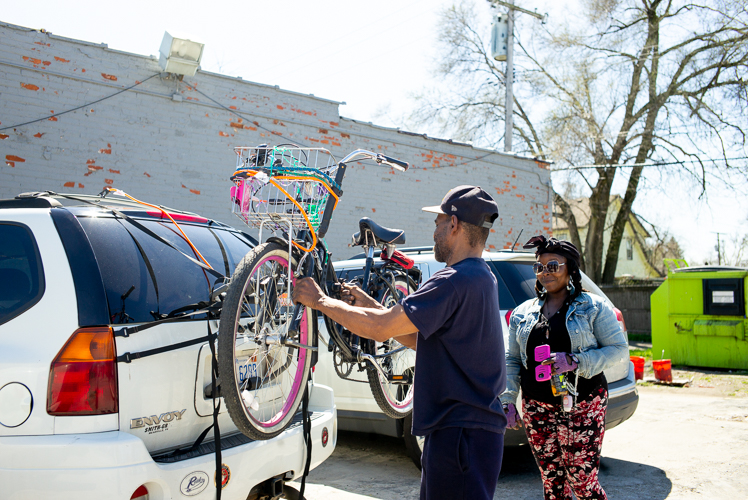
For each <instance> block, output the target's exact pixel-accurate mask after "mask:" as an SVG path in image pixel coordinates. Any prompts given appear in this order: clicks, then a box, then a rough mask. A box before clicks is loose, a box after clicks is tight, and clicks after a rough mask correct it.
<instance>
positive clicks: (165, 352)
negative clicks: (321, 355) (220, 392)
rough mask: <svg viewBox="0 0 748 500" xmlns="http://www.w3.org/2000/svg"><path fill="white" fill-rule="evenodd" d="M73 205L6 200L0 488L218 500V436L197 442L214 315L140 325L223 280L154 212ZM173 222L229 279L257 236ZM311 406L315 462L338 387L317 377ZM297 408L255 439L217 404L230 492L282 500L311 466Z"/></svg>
mask: <svg viewBox="0 0 748 500" xmlns="http://www.w3.org/2000/svg"><path fill="white" fill-rule="evenodd" d="M76 200H77V201H73V202H70V201H69V200H66V199H63V198H61V197H52V196H40V195H38V194H31V195H22V196H19V197H17V198H16V199H14V200H0V484H2V485H3V486H2V494H0V496H1V497H2V498H3V499H9V500H11V499H13V500H15V499H19V500H20V499H38V498H54V499H76V500H80V499H88V498H90V499H102V498H106V499H122V500H129V499H136V498H137V499H146V498H147V499H149V500H162V499H170V498H182V497H183V496H189V497H194V498H196V499H200V498H206V499H207V498H215V495H216V491H215V487H216V486H215V483H214V477H215V472H216V459H215V454H214V450H215V443H214V442H213V440H212V436H213V433H212V432H209V433H207V437H205V439H204V441H202V442H201V443H197V441H198V437H199V436H200V435H201V433H203V431H205V430H206V429H207V428H208V427H209V426H210V425H211V424H212V423H213V397H212V389H211V388H212V385H211V384H212V379H211V352H210V348H209V345H208V343H207V336H208V334H209V332H217V331H218V322H217V321H216V320H214V319H208V317H207V316H206V314H197V315H193V316H190V317H184V318H182V319H181V320H179V321H175V322H169V321H167V322H163V323H159V324H157V325H156V326H154V327H152V328H149V329H147V330H144V331H134V329H133V328H135V327H138V326H142V325H143V324H147V323H152V322H154V321H155V320H159V319H164V318H171V317H173V316H175V315H178V314H181V313H184V312H189V311H194V310H198V311H199V310H200V309H201V307H204V306H205V304H206V303H207V302H208V301H209V299H210V295H211V288H212V286H211V283H212V282H213V280H214V278H212V277H211V276H210V274H206V273H204V271H203V269H202V268H200V267H198V266H197V265H195V264H194V263H192V262H190V261H189V260H188V258H187V257H185V255H182V254H181V252H183V253H185V254H188V255H195V253H193V250H192V249H191V248H190V246H188V244H187V243H186V241H185V239H184V238H182V237H181V236H180V235H179V234H178V230H177V228H176V227H175V224H173V223H172V222H171V221H170V220H168V219H167V218H165V217H164V216H163V215H162V213H161V212H159V211H158V210H151V209H148V208H144V207H143V206H142V205H138V204H134V203H128V202H126V201H115V200H111V199H110V198H106V200H104V201H101V199H100V198H98V197H82V196H77V197H76ZM97 200H98V201H97ZM61 201H62V202H63V203H65V206H62V205H61V203H60V202H61ZM98 202H101V205H102V206H96V203H98ZM107 207H115V209H114V210H112V209H111V208H107ZM170 212H171V210H170ZM172 217H173V218H174V219H175V220H177V221H178V223H179V227H181V229H182V230H183V231H184V232H185V233H186V235H187V236H188V237H189V239H190V240H191V241H192V242H193V243H194V245H195V247H196V248H197V249H198V250H199V252H200V253H201V254H202V255H203V256H204V257H205V259H207V261H208V262H209V263H210V264H211V266H212V267H213V268H214V269H215V270H217V271H219V272H221V273H223V274H225V275H227V276H230V275H231V273H232V272H233V270H234V267H235V266H236V264H237V263H238V262H239V261H240V260H241V259H242V257H244V255H245V254H246V253H247V252H248V251H249V250H250V249H251V248H252V247H253V246H254V243H255V242H254V240H253V239H252V238H251V237H249V236H248V235H246V234H244V233H241V232H239V231H237V230H235V229H232V228H231V227H229V226H226V225H224V224H221V223H217V222H215V221H212V220H208V219H205V218H202V217H199V216H196V215H194V214H189V213H185V212H177V211H173V213H172ZM149 232H150V233H153V234H155V235H157V236H159V237H160V239H159V238H158V237H155V236H154V235H153V234H149ZM163 240H165V241H167V242H169V243H170V244H171V246H170V245H167V244H165V243H164V241H163ZM173 247H176V248H178V249H179V250H181V252H180V251H177V249H175V248H173ZM123 327H128V329H130V331H129V332H128V333H127V334H124V333H122V332H123ZM130 327H133V328H130ZM135 329H136V328H135ZM219 400H220V398H219ZM309 410H310V411H311V412H312V414H311V438H312V451H313V453H312V459H311V467H312V468H314V467H316V466H317V465H319V464H320V463H322V462H323V461H324V460H325V459H326V458H327V457H328V456H330V454H331V453H332V451H333V449H334V448H335V442H336V436H337V432H336V418H335V407H334V401H333V393H332V391H331V390H330V388H328V387H324V386H321V385H314V386H313V387H312V390H311V397H310V404H309ZM300 416H301V415H300V414H299V415H298V416H297V419H296V423H294V424H293V425H292V426H291V427H289V428H288V429H287V430H286V431H284V432H283V433H282V434H281V435H280V436H278V437H276V438H274V439H271V440H268V441H252V440H250V439H248V438H246V437H245V436H244V435H242V434H240V433H239V432H238V431H237V430H236V426H234V424H233V423H232V421H231V420H230V418H229V416H228V414H227V413H226V410H225V406H224V405H221V411H220V414H219V416H218V422H219V424H220V425H219V426H220V429H221V435H222V439H221V449H222V461H221V468H222V471H221V474H220V479H219V480H220V481H221V483H222V484H223V491H222V496H223V498H224V499H241V500H244V499H247V498H249V499H261V498H277V497H278V495H279V494H280V493H281V492H282V490H283V485H284V482H285V481H286V480H290V479H293V478H297V477H299V476H300V475H301V474H302V473H303V470H304V465H305V462H306V449H305V447H304V445H303V436H302V425H301V418H300Z"/></svg>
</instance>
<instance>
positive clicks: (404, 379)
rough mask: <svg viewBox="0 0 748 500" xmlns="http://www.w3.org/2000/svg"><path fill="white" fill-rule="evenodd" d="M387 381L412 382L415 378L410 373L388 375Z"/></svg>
mask: <svg viewBox="0 0 748 500" xmlns="http://www.w3.org/2000/svg"><path fill="white" fill-rule="evenodd" d="M387 381H388V382H392V383H393V384H403V385H406V384H412V383H413V379H412V377H411V376H410V375H387Z"/></svg>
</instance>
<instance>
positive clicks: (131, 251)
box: [78, 217, 251, 324]
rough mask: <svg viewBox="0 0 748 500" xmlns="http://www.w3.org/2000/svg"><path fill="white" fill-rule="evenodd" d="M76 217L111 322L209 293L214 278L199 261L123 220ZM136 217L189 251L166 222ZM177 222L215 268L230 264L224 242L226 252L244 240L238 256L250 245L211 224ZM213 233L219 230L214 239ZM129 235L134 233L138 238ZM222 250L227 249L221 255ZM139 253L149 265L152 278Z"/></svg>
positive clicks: (150, 316)
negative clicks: (95, 264)
mask: <svg viewBox="0 0 748 500" xmlns="http://www.w3.org/2000/svg"><path fill="white" fill-rule="evenodd" d="M78 220H79V221H80V223H81V225H82V226H83V229H84V230H85V231H86V234H87V235H88V238H89V241H90V242H91V246H92V247H93V250H94V254H95V255H96V260H97V261H98V264H99V269H100V270H101V277H102V280H103V282H104V288H105V290H106V295H107V302H108V304H109V313H110V318H111V321H112V323H115V324H119V323H139V322H148V321H153V320H154V319H156V318H157V317H158V315H159V314H160V315H166V314H169V313H172V312H174V311H177V310H179V309H181V308H184V307H186V306H190V305H193V304H196V303H198V302H200V301H206V300H208V299H209V296H210V285H209V283H211V284H212V283H213V282H214V281H215V278H214V277H213V276H211V275H210V274H208V275H207V279H206V273H204V272H203V270H202V268H201V267H199V266H197V265H195V264H194V263H192V262H190V261H189V260H187V259H186V258H185V257H184V256H183V255H180V254H179V252H177V251H176V250H174V249H173V248H171V247H169V246H167V245H165V244H164V243H162V242H161V241H159V240H157V239H155V238H153V237H151V236H149V235H147V234H145V233H144V232H142V231H141V230H140V229H138V228H137V227H136V226H134V225H132V224H130V223H129V222H127V221H119V220H117V219H114V218H108V217H96V218H93V217H80V218H79V219H78ZM139 222H140V223H141V224H143V225H144V226H145V227H147V228H148V229H150V230H151V231H153V232H154V233H156V234H158V235H159V236H161V237H162V238H164V239H166V240H167V241H169V242H170V243H172V244H173V245H174V246H175V247H177V248H179V249H180V250H182V251H183V252H184V253H186V254H187V255H190V256H192V255H194V253H193V251H192V249H191V248H190V247H189V246H188V245H187V243H186V242H185V241H184V239H182V237H181V235H180V234H179V233H178V230H177V229H176V228H175V227H174V225H173V224H172V223H171V222H163V221H157V220H140V221H139ZM179 227H180V228H182V230H183V231H184V232H185V234H187V235H188V237H189V238H190V240H191V241H192V242H193V244H194V245H195V246H196V247H197V249H198V250H199V251H200V253H201V254H202V255H203V257H205V259H206V260H207V261H208V262H209V263H210V265H211V266H212V267H213V268H214V269H215V270H216V271H218V272H220V273H225V272H226V270H227V269H228V271H229V273H232V272H233V270H234V267H235V265H236V263H235V262H233V259H230V258H229V247H230V246H231V255H232V256H233V254H239V253H240V252H241V250H240V249H239V248H238V245H243V246H244V249H243V253H242V255H241V256H242V257H243V256H244V254H246V253H247V252H248V251H249V250H250V249H251V247H250V245H249V244H247V243H244V242H243V241H242V240H240V239H239V238H232V237H231V235H229V234H227V231H223V230H216V231H214V232H213V234H211V231H210V230H209V229H208V228H207V227H203V226H191V225H189V224H180V225H179ZM125 228H127V229H125ZM128 230H129V232H130V233H131V234H132V236H131V235H130V234H129V233H128ZM214 234H215V235H219V234H220V237H219V238H220V240H221V242H220V243H219V241H218V240H217V239H216V236H214ZM133 238H135V239H137V243H138V244H136V243H135V241H134V240H133ZM231 240H234V241H231ZM227 241H231V244H230V245H229V244H227ZM138 245H140V248H138ZM222 247H223V248H222ZM141 249H142V253H141ZM224 252H225V253H226V254H227V255H226V258H225V259H224ZM143 254H144V255H145V257H146V258H147V259H148V263H149V264H150V266H151V269H152V270H153V276H155V283H154V279H153V277H152V276H151V271H150V270H149V269H148V265H147V264H146V261H145V260H144V258H143ZM195 258H196V259H197V257H195ZM239 259H241V257H239ZM157 290H158V291H157ZM192 319H200V316H193V317H192Z"/></svg>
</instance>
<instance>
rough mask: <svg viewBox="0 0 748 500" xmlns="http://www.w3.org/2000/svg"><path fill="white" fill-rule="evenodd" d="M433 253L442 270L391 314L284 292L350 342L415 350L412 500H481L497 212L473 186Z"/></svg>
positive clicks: (496, 437) (491, 381)
mask: <svg viewBox="0 0 748 500" xmlns="http://www.w3.org/2000/svg"><path fill="white" fill-rule="evenodd" d="M423 210H424V211H427V212H432V213H436V214H438V215H437V217H436V221H435V223H436V229H435V230H434V254H435V258H436V260H437V261H438V262H444V263H445V264H446V267H445V268H444V269H441V270H440V271H438V272H436V273H434V275H433V276H432V277H431V278H430V279H429V280H428V281H426V283H424V284H423V285H422V286H421V288H420V289H419V290H418V291H416V292H415V293H413V294H411V295H409V296H408V297H405V298H403V299H402V300H401V301H400V304H398V305H396V306H395V307H393V308H392V309H384V308H382V307H381V306H380V305H378V304H377V303H376V302H375V301H374V300H373V299H371V297H369V296H368V295H366V294H365V293H364V292H363V291H362V290H361V289H359V288H357V287H353V286H350V285H344V287H343V294H342V296H343V300H335V299H331V298H330V297H327V296H325V295H324V294H323V293H322V291H321V290H320V288H319V287H318V286H317V284H316V283H315V282H314V281H313V280H311V279H303V280H300V281H299V282H298V283H297V285H296V287H295V288H294V292H293V297H294V300H295V301H296V302H300V303H302V304H304V305H307V306H309V307H312V308H314V309H317V310H318V311H321V312H322V313H324V314H325V315H327V316H329V317H330V318H332V319H333V320H334V321H336V322H337V323H339V324H341V325H343V326H344V327H346V328H347V329H349V330H350V331H352V332H353V333H355V334H357V335H359V336H361V337H365V338H369V339H374V340H376V341H379V342H382V341H385V340H387V339H389V338H391V337H396V339H397V341H398V342H400V343H402V344H404V345H406V346H408V347H410V348H412V349H416V348H417V349H416V377H415V382H414V383H415V388H414V398H415V399H414V404H413V434H414V435H420V436H425V442H424V448H423V456H422V457H421V464H422V474H421V499H429V500H432V499H449V500H457V499H463V498H464V499H471V500H472V499H491V498H493V493H494V491H495V489H496V483H497V481H498V478H499V471H500V469H501V459H502V454H503V448H504V430H505V428H506V417H505V416H504V412H503V409H502V405H501V402H500V401H499V399H498V397H499V395H500V394H501V393H502V392H503V391H504V389H505V386H506V373H505V362H504V339H503V335H502V333H501V315H500V311H499V299H498V286H497V283H496V278H495V277H494V275H493V273H492V272H491V270H490V269H489V268H488V265H487V264H486V262H485V261H484V260H483V259H482V258H481V254H482V252H483V248H484V245H485V243H486V239H487V238H488V234H489V231H490V228H491V226H492V225H493V222H494V220H496V218H497V217H498V215H499V213H498V206H497V205H496V202H495V201H494V200H493V198H491V196H490V195H489V194H488V193H486V192H485V191H484V190H483V189H481V188H480V187H475V186H458V187H456V188H454V189H452V190H451V191H449V193H447V195H446V196H445V197H444V199H443V200H442V203H441V205H439V206H435V207H425V208H423Z"/></svg>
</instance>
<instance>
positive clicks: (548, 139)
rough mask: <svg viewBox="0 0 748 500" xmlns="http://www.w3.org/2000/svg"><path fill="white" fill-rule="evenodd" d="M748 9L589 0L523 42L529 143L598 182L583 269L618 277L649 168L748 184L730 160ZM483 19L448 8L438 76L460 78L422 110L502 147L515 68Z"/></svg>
mask: <svg viewBox="0 0 748 500" xmlns="http://www.w3.org/2000/svg"><path fill="white" fill-rule="evenodd" d="M747 5H748V0H700V1H699V2H689V1H687V0H581V8H582V9H583V14H584V19H585V21H584V22H581V23H576V24H575V25H574V26H571V27H568V26H567V27H563V26H562V27H558V28H548V29H545V30H541V29H538V28H537V27H536V28H535V29H533V30H532V32H533V34H532V35H530V36H529V38H527V37H525V38H523V37H521V36H519V37H518V47H519V49H520V50H519V51H518V52H519V54H517V55H518V57H517V66H516V67H517V74H516V78H517V79H518V80H521V81H522V82H523V84H522V85H518V86H517V87H520V88H522V89H524V90H523V91H522V90H520V92H518V93H515V103H514V104H515V106H514V110H515V111H514V113H515V118H514V123H515V130H514V134H515V135H516V136H518V137H519V138H520V139H521V141H522V143H523V145H524V148H525V149H524V151H522V152H526V153H529V154H531V155H533V156H538V157H540V158H542V159H552V160H554V161H556V163H557V164H558V165H561V166H562V167H566V168H570V169H574V170H575V172H576V175H578V178H579V179H580V180H581V182H583V183H584V184H585V185H586V186H587V187H588V189H589V191H590V211H591V214H590V215H591V217H590V220H589V226H588V231H587V236H586V240H585V242H584V245H583V248H584V257H585V259H584V264H585V266H584V269H585V272H586V273H587V274H589V275H590V276H591V277H592V278H593V279H594V280H595V281H598V282H599V281H602V282H606V283H611V282H613V279H614V276H615V269H616V264H617V261H618V252H619V249H620V243H621V240H622V237H623V231H624V226H625V223H626V221H627V220H628V218H629V214H630V211H631V206H632V204H633V203H634V200H635V199H636V195H637V191H638V188H639V183H640V180H641V178H642V175H644V172H645V170H644V169H645V166H646V165H647V164H652V163H653V162H659V163H668V164H671V165H673V164H675V166H676V167H677V168H678V169H679V170H680V171H681V172H685V173H687V174H688V175H689V176H691V177H692V178H693V179H695V180H696V181H697V182H698V184H699V185H700V186H701V190H702V194H703V192H704V190H705V189H706V186H707V178H708V175H723V174H724V175H728V176H729V175H732V174H733V172H736V173H737V174H738V175H739V176H740V178H741V179H745V173H746V172H745V170H742V168H743V167H736V166H734V165H733V163H732V161H731V155H732V156H734V154H733V152H734V151H735V150H736V148H738V149H740V148H742V147H743V146H744V145H745V133H744V131H743V128H744V124H745V109H746V103H748V89H747V87H746V85H747V82H746V69H748V43H746V42H748V11H747V10H746V6H747ZM479 25H480V23H479V22H477V19H476V13H475V4H474V3H473V2H472V1H468V0H465V1H463V3H462V4H460V5H458V6H454V7H452V8H450V9H447V10H446V11H445V12H444V13H443V16H442V26H441V31H440V33H441V42H442V43H443V45H444V52H443V54H442V59H441V64H440V66H439V68H438V73H439V74H440V76H442V77H446V78H447V79H448V80H449V81H454V82H459V86H457V85H453V86H451V89H450V90H448V91H432V92H427V93H425V94H424V95H423V96H421V103H422V104H423V105H422V106H421V107H420V109H419V111H418V113H417V115H416V116H415V119H417V120H419V121H426V120H428V121H430V122H431V123H435V122H436V123H439V124H441V125H442V128H443V130H444V131H445V132H449V133H450V134H452V135H454V136H456V137H457V138H461V139H467V140H473V141H476V142H481V143H483V144H485V145H488V146H494V147H495V146H497V145H499V143H500V142H501V133H500V131H501V130H503V114H504V102H503V99H504V92H503V85H504V81H505V80H504V79H505V77H506V75H504V65H503V64H500V63H497V62H495V61H493V59H492V58H491V57H490V55H489V54H488V52H487V47H488V44H487V43H486V42H487V41H486V38H487V34H488V33H487V32H486V33H484V32H482V31H481V30H479V29H477V28H476V26H479ZM549 26H552V25H549ZM551 29H552V30H553V31H551ZM517 35H522V33H521V31H518V33H517ZM517 87H515V88H517ZM434 120H435V122H434ZM741 163H744V162H741ZM619 175H623V176H624V179H626V178H627V186H626V191H625V194H624V196H623V203H622V206H621V209H620V211H619V212H618V214H617V216H616V219H615V222H614V224H613V228H612V231H611V239H610V244H609V245H608V249H607V252H606V254H605V256H603V232H604V230H605V220H606V216H607V212H608V206H609V201H610V194H611V189H612V187H613V182H614V180H615V179H616V176H619ZM554 200H555V202H556V204H557V205H558V208H559V209H560V212H561V217H562V218H563V219H564V220H565V221H566V222H567V224H568V226H569V229H570V235H571V238H572V241H573V242H574V243H575V244H578V245H579V244H580V243H581V241H580V238H579V234H578V231H576V230H575V229H576V226H577V225H576V221H575V220H574V214H573V213H572V212H571V210H570V209H569V207H568V205H567V204H566V203H565V201H564V200H563V198H562V197H561V196H559V195H558V194H555V196H554ZM579 246H580V248H582V246H581V245H579ZM603 257H604V259H603Z"/></svg>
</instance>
